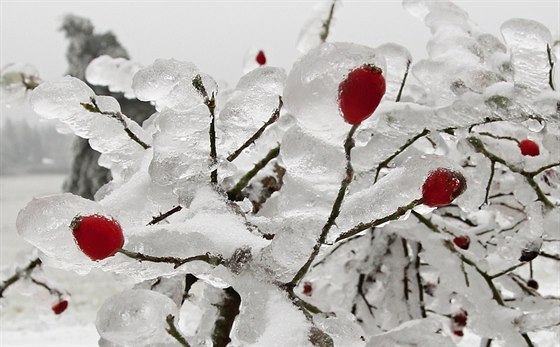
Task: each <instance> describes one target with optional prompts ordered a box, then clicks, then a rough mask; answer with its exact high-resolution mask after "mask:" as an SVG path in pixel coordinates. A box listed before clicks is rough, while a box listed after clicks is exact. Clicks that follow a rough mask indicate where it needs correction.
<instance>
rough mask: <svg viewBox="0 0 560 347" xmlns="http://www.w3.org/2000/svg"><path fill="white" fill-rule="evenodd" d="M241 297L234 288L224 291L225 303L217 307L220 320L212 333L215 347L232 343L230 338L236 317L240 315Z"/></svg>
mask: <svg viewBox="0 0 560 347" xmlns="http://www.w3.org/2000/svg"><path fill="white" fill-rule="evenodd" d="M240 306H241V296H239V294H238V293H237V292H236V291H235V289H233V288H232V287H227V288H226V289H224V295H223V301H222V302H221V303H220V304H218V305H216V307H217V308H218V318H217V319H216V323H215V324H214V331H213V332H212V343H213V346H214V347H226V346H227V345H228V343H230V342H231V339H230V337H229V335H230V333H231V328H232V327H233V322H234V321H235V317H237V315H238V314H239V307H240Z"/></svg>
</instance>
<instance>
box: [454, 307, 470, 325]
mask: <svg viewBox="0 0 560 347" xmlns="http://www.w3.org/2000/svg"><path fill="white" fill-rule="evenodd" d="M467 316H468V314H467V311H465V310H460V311H459V312H457V313H455V314H454V315H453V317H452V318H453V323H454V324H455V325H456V326H458V327H464V326H466V325H467Z"/></svg>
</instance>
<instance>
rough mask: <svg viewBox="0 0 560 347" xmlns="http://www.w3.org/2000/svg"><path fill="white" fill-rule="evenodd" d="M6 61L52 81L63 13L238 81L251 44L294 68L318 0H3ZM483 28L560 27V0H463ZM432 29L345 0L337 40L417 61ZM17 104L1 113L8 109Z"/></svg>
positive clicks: (59, 56) (384, 6) (393, 5)
mask: <svg viewBox="0 0 560 347" xmlns="http://www.w3.org/2000/svg"><path fill="white" fill-rule="evenodd" d="M0 3H1V5H0V11H1V13H0V19H1V21H0V23H1V24H0V25H1V26H0V31H1V32H0V42H1V43H0V45H1V46H0V65H1V66H4V65H6V64H8V63H10V62H25V63H30V64H32V65H34V66H35V67H37V68H38V70H39V72H40V74H41V76H42V77H43V78H44V79H52V78H55V77H57V76H61V75H63V74H64V72H65V70H66V60H65V57H64V54H65V50H66V45H67V43H66V42H65V39H64V37H63V35H62V33H61V32H58V30H57V29H58V27H59V26H60V20H61V18H62V16H63V15H64V14H66V13H74V14H78V15H82V16H86V17H89V18H90V19H91V20H92V21H93V23H94V25H95V26H96V28H97V31H99V32H104V31H107V30H111V31H113V32H114V33H115V34H116V35H117V37H118V38H119V40H120V42H121V43H122V44H123V45H124V46H125V47H126V48H127V50H128V52H129V54H130V55H131V57H132V59H133V60H136V61H138V62H140V63H142V64H145V65H147V64H150V63H152V62H153V60H154V59H156V58H160V57H161V58H171V57H173V58H176V59H179V60H186V61H192V62H194V63H195V64H196V65H197V66H198V67H199V68H200V69H201V70H202V71H205V72H207V73H209V74H210V75H212V76H213V77H214V78H215V79H216V80H223V81H227V82H229V84H230V85H232V84H233V85H234V84H235V83H236V81H237V79H238V78H239V77H240V76H241V74H242V71H241V70H242V62H243V57H244V56H245V54H246V52H247V50H248V49H250V48H262V49H264V50H265V52H266V54H267V58H268V63H269V64H270V65H274V66H281V67H284V68H286V69H289V68H290V67H291V65H292V63H293V62H294V60H295V59H296V58H297V56H298V52H297V50H296V48H295V42H296V39H297V37H298V34H299V32H300V29H301V27H302V25H303V23H304V22H305V20H306V19H307V18H309V16H310V15H311V14H312V9H313V6H314V5H315V1H266V0H261V1H181V2H179V1H141V0H135V1H78V0H72V1H48V0H45V1H24V0H18V1H5V0H0ZM456 3H457V4H459V5H460V6H461V7H463V8H464V9H465V10H466V11H467V12H469V14H470V17H471V19H472V20H473V21H474V22H475V23H478V25H479V27H480V29H481V30H483V31H487V32H490V33H493V34H496V35H499V27H500V25H501V23H503V22H504V21H506V20H507V19H509V18H513V17H521V18H529V19H534V20H538V21H540V22H541V23H543V24H545V25H546V26H548V27H549V28H550V29H551V31H552V33H553V35H557V34H558V33H559V32H560V1H558V0H546V1H542V0H541V1H538V0H537V1H535V0H533V1H515V0H513V1H512V0H509V1H505V0H504V1H484V0H483V1H480V0H479V1H474V0H469V1H457V2H456ZM428 37H429V36H428V29H427V28H426V27H425V26H424V25H423V23H421V22H420V21H419V20H417V19H416V18H414V17H412V16H411V15H409V14H408V13H407V12H406V11H405V10H404V9H403V8H402V6H401V1H400V0H384V1H380V0H370V1H350V0H346V1H343V4H342V6H341V7H340V9H339V11H338V12H337V13H336V21H335V23H334V25H333V28H332V32H331V36H330V37H329V41H352V42H357V43H361V44H365V45H368V46H372V47H375V46H378V45H380V44H382V43H386V42H395V43H398V44H401V45H404V46H406V47H408V48H409V50H410V51H411V52H412V55H413V57H414V58H415V60H419V59H420V58H422V57H424V56H425V44H426V42H427V39H428ZM14 111H17V110H13V111H8V112H6V110H2V113H3V115H4V116H6V115H8V114H10V115H11V114H12V113H13V112H14Z"/></svg>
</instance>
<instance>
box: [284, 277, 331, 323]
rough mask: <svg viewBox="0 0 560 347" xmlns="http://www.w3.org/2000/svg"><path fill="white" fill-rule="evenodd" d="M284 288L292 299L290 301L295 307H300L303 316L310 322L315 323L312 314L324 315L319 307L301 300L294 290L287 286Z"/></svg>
mask: <svg viewBox="0 0 560 347" xmlns="http://www.w3.org/2000/svg"><path fill="white" fill-rule="evenodd" d="M284 288H285V289H286V292H287V293H288V298H290V300H291V301H292V303H293V304H294V305H296V306H297V307H299V309H300V310H301V311H302V312H303V315H304V316H305V318H306V319H307V320H308V321H310V322H313V316H312V314H317V313H322V312H323V311H321V310H320V309H319V308H318V307H317V306H314V305H312V304H310V303H308V302H307V301H305V300H303V299H301V298H300V297H299V296H297V295H296V294H295V293H294V290H293V288H287V287H286V286H284Z"/></svg>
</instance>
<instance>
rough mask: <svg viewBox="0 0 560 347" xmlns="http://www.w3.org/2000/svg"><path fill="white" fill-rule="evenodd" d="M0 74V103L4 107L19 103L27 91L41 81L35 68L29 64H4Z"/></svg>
mask: <svg viewBox="0 0 560 347" xmlns="http://www.w3.org/2000/svg"><path fill="white" fill-rule="evenodd" d="M0 74H1V77H0V103H1V104H2V105H4V106H6V107H10V106H11V105H19V104H21V103H22V102H23V101H25V99H26V96H27V91H28V90H30V89H33V88H35V87H36V86H37V85H38V84H39V83H40V82H41V80H40V79H39V73H38V72H37V69H36V68H35V67H34V66H32V65H29V64H9V65H6V66H4V67H3V68H2V69H1V70H0Z"/></svg>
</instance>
